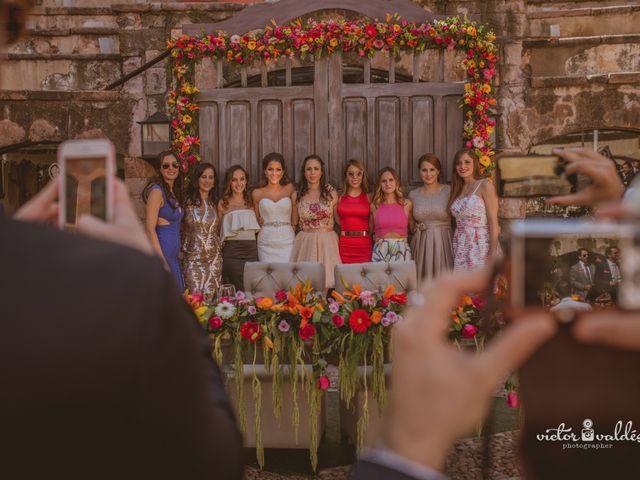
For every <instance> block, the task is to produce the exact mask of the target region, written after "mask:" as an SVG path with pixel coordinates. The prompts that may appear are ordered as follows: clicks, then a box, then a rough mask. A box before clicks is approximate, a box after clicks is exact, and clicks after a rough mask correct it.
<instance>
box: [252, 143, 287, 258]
mask: <svg viewBox="0 0 640 480" xmlns="http://www.w3.org/2000/svg"><path fill="white" fill-rule="evenodd" d="M262 170H263V172H264V180H263V182H262V183H263V184H262V186H260V187H259V188H256V189H255V190H254V191H253V193H252V197H253V205H254V208H255V210H256V216H257V217H258V222H259V223H260V224H261V225H262V228H261V229H260V233H259V234H258V258H259V259H260V261H261V262H289V261H290V260H291V250H292V249H293V241H294V239H295V232H294V230H293V227H292V226H291V212H292V202H291V195H292V194H293V192H294V191H295V189H294V187H293V185H292V183H291V182H290V181H289V178H288V177H287V171H286V168H285V165H284V158H283V156H282V155H281V154H279V153H275V152H273V153H269V154H267V155H266V156H265V157H264V159H263V160H262Z"/></svg>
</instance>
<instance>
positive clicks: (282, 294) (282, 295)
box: [276, 290, 287, 302]
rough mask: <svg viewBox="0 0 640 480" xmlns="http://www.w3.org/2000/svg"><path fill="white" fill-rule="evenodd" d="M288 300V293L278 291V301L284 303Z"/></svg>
mask: <svg viewBox="0 0 640 480" xmlns="http://www.w3.org/2000/svg"><path fill="white" fill-rule="evenodd" d="M286 299H287V292H285V291H284V290H278V291H277V292H276V300H277V301H279V302H282V301H283V300H286Z"/></svg>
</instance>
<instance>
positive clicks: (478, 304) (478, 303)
mask: <svg viewBox="0 0 640 480" xmlns="http://www.w3.org/2000/svg"><path fill="white" fill-rule="evenodd" d="M471 303H472V304H473V306H474V307H475V308H477V309H478V310H483V309H484V307H486V306H487V304H486V302H485V301H484V299H483V298H482V297H473V298H472V299H471Z"/></svg>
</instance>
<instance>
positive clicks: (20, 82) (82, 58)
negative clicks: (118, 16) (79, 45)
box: [0, 53, 123, 91]
mask: <svg viewBox="0 0 640 480" xmlns="http://www.w3.org/2000/svg"><path fill="white" fill-rule="evenodd" d="M122 64H123V59H122V56H121V55H119V54H86V55H83V54H76V55H68V54H67V55H63V54H50V53H10V54H8V55H7V58H6V60H5V61H4V63H3V65H2V68H3V72H2V73H3V74H2V76H1V77H0V90H24V89H26V90H67V91H68V90H101V89H103V88H104V87H106V86H107V85H109V84H110V83H111V82H114V81H115V80H117V79H119V78H120V77H121V76H122Z"/></svg>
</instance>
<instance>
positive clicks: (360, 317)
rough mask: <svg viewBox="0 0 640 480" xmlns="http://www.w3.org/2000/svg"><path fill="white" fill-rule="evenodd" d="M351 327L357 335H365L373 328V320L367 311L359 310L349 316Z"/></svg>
mask: <svg viewBox="0 0 640 480" xmlns="http://www.w3.org/2000/svg"><path fill="white" fill-rule="evenodd" d="M349 326H350V327H351V330H353V331H354V332H356V333H364V332H366V331H367V330H368V329H369V327H370V326H371V318H370V317H369V314H368V313H367V312H366V311H365V310H363V309H362V308H358V309H357V310H354V311H353V312H351V315H349Z"/></svg>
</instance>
